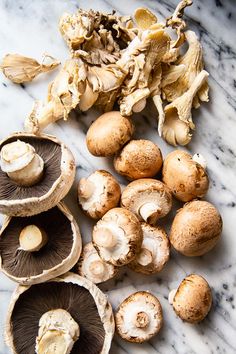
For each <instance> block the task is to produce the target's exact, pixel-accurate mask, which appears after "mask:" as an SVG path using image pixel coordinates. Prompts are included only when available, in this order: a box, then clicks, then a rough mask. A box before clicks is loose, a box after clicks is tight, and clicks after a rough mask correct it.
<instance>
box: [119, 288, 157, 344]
mask: <svg viewBox="0 0 236 354" xmlns="http://www.w3.org/2000/svg"><path fill="white" fill-rule="evenodd" d="M115 322H116V330H117V333H118V334H119V335H120V336H121V338H123V339H125V340H127V341H128V342H133V343H143V342H146V341H148V340H149V339H151V338H152V337H154V336H155V335H156V334H157V333H158V332H159V331H160V329H161V327H162V323H163V316H162V307H161V304H160V302H159V300H158V299H157V298H156V297H155V296H154V295H152V294H151V293H149V292H147V291H137V292H136V293H134V294H132V295H130V296H128V297H127V298H126V299H125V300H124V301H123V302H122V303H121V304H120V306H119V308H118V310H117V312H116V314H115Z"/></svg>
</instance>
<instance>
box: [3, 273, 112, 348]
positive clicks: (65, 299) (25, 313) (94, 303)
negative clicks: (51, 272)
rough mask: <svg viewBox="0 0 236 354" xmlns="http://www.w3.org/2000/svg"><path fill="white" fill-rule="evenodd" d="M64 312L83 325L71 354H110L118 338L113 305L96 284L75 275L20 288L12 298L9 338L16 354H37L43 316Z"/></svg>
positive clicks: (8, 316)
mask: <svg viewBox="0 0 236 354" xmlns="http://www.w3.org/2000/svg"><path fill="white" fill-rule="evenodd" d="M52 309H64V310H66V311H68V312H69V313H70V315H71V316H72V317H73V319H74V321H76V322H77V323H78V324H79V327H80V336H79V339H78V340H77V341H76V342H75V343H74V346H73V348H72V350H71V354H75V353H76V354H98V353H101V354H108V353H109V350H110V346H111V341H112V338H113V335H114V329H115V324H114V317H113V313H112V308H111V305H110V304H109V302H108V300H107V297H106V295H104V294H103V293H102V292H101V290H100V289H98V287H97V286H96V285H94V284H93V283H92V282H90V281H89V280H87V279H85V278H82V277H80V276H79V275H76V274H73V273H66V274H64V275H63V276H61V277H59V278H54V279H52V280H50V281H48V282H46V283H43V284H36V285H32V286H30V287H29V286H18V288H17V289H16V291H15V293H14V294H13V295H12V298H11V302H10V306H9V311H8V315H7V321H6V330H5V337H6V342H7V344H8V346H9V347H10V348H11V350H12V351H13V353H14V354H26V353H35V344H36V343H35V340H36V337H37V335H38V326H39V320H40V318H41V316H42V315H43V314H44V313H46V312H47V311H49V310H52Z"/></svg>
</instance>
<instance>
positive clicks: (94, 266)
mask: <svg viewBox="0 0 236 354" xmlns="http://www.w3.org/2000/svg"><path fill="white" fill-rule="evenodd" d="M89 270H90V272H91V273H92V274H94V275H97V276H102V275H103V274H104V272H105V267H104V264H103V262H102V260H97V261H93V262H91V263H90V265H89Z"/></svg>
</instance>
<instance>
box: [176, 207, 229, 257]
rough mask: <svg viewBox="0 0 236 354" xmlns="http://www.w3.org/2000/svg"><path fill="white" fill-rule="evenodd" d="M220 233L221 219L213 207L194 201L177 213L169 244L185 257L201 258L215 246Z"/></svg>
mask: <svg viewBox="0 0 236 354" xmlns="http://www.w3.org/2000/svg"><path fill="white" fill-rule="evenodd" d="M221 232H222V219H221V216H220V214H219V212H218V210H217V209H216V208H215V207H214V205H212V204H211V203H208V202H206V201H202V200H194V201H192V202H189V203H187V204H185V205H184V207H183V208H182V209H180V210H179V211H178V212H177V214H176V216H175V218H174V221H173V224H172V227H171V231H170V242H171V244H172V246H173V247H174V248H175V249H176V250H177V251H178V252H180V253H182V254H183V255H185V256H188V257H194V256H202V255H203V254H205V253H207V252H209V251H210V250H211V249H212V248H213V247H214V246H215V245H216V243H217V242H218V240H219V238H220V235H221Z"/></svg>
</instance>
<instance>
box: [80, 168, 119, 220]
mask: <svg viewBox="0 0 236 354" xmlns="http://www.w3.org/2000/svg"><path fill="white" fill-rule="evenodd" d="M120 194H121V190H120V186H119V184H118V182H117V181H116V179H115V177H113V176H112V174H110V173H109V172H107V171H103V170H98V171H95V172H93V173H92V174H91V175H90V176H88V177H87V178H81V180H80V181H79V186H78V199H79V204H80V206H81V208H82V209H83V211H84V212H85V213H86V214H87V215H89V216H90V217H91V218H93V219H99V218H101V217H102V216H103V215H104V214H105V213H106V212H107V211H108V210H110V209H112V208H115V207H116V206H117V205H118V203H119V200H120Z"/></svg>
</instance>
